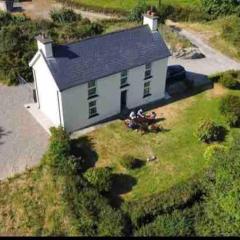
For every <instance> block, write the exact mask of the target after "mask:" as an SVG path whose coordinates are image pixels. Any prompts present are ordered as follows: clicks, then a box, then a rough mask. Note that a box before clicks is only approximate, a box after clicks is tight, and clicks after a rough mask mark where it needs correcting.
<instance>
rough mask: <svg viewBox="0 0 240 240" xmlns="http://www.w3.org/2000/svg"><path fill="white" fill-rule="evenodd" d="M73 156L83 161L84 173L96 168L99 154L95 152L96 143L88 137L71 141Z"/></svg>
mask: <svg viewBox="0 0 240 240" xmlns="http://www.w3.org/2000/svg"><path fill="white" fill-rule="evenodd" d="M71 154H72V155H74V156H75V157H76V158H78V159H79V160H80V161H82V163H81V164H82V165H83V171H86V170H87V169H89V168H92V167H94V166H95V164H96V162H97V161H98V154H97V152H96V151H95V150H94V143H93V141H92V140H91V138H90V137H88V136H83V137H80V138H78V139H74V140H71Z"/></svg>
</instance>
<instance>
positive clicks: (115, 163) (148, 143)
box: [81, 90, 225, 200]
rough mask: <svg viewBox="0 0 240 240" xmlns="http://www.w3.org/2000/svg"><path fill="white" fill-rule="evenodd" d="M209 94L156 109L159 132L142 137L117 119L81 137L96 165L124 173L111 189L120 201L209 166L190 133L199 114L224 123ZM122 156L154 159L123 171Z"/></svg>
mask: <svg viewBox="0 0 240 240" xmlns="http://www.w3.org/2000/svg"><path fill="white" fill-rule="evenodd" d="M217 91H218V90H217ZM221 91H222V90H221ZM223 92H224V93H225V91H223ZM213 93H214V92H213V91H210V92H209V91H207V92H205V93H202V94H199V95H196V96H194V97H190V98H187V99H183V100H180V101H177V102H175V103H171V104H169V106H165V107H163V108H160V109H157V110H156V111H158V112H159V111H160V112H161V113H163V116H164V117H166V120H165V121H164V122H162V125H163V126H164V128H165V129H166V130H167V131H165V132H163V133H158V134H153V133H150V134H146V135H143V136H142V135H141V134H140V133H139V132H136V131H131V130H128V129H126V127H125V126H124V124H123V122H121V121H120V120H119V121H116V122H114V123H112V124H110V125H107V126H105V127H103V128H101V129H99V130H96V131H95V132H93V133H91V134H89V135H88V136H86V137H84V138H82V139H81V140H84V141H87V142H88V144H91V151H94V152H95V155H94V156H95V160H97V161H96V166H97V167H99V166H101V167H102V166H110V167H113V169H114V171H115V173H122V174H124V175H125V179H126V180H123V183H122V184H118V185H116V188H117V190H116V189H115V190H116V192H117V193H120V194H122V196H123V197H124V198H125V199H127V200H132V199H139V198H142V197H145V196H148V195H151V194H153V193H158V192H160V191H164V190H166V189H168V188H170V187H172V186H174V185H175V184H177V183H178V182H181V181H185V180H187V179H188V178H191V177H192V176H193V175H194V174H196V173H199V172H200V171H204V169H205V168H207V167H208V165H209V164H210V163H209V162H206V160H205V159H204V158H203V153H204V151H205V149H206V145H205V144H202V143H200V142H199V141H198V139H197V138H196V137H195V135H194V131H195V129H196V128H197V126H198V123H199V121H200V120H201V119H202V118H206V117H208V118H211V119H214V120H216V121H218V122H220V123H224V119H223V117H222V116H221V114H220V113H219V110H218V105H219V99H220V98H219V96H218V95H216V96H215V94H213ZM220 95H222V94H220ZM86 146H87V145H86ZM123 154H131V155H132V156H134V157H136V158H138V159H141V160H146V158H147V157H148V156H150V155H155V156H157V158H158V161H157V162H154V163H153V162H152V163H147V164H146V165H145V166H143V167H142V168H140V169H137V170H131V171H126V170H125V169H123V168H122V167H121V165H120V163H119V161H120V159H121V156H122V155H123ZM123 179H124V177H123ZM128 184H129V185H131V184H132V186H131V187H130V186H127V185H128Z"/></svg>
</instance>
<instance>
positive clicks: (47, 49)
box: [37, 41, 53, 58]
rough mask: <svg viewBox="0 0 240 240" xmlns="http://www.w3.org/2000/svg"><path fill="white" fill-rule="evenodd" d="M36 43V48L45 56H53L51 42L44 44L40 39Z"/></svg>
mask: <svg viewBox="0 0 240 240" xmlns="http://www.w3.org/2000/svg"><path fill="white" fill-rule="evenodd" d="M37 45H38V49H39V50H42V52H43V54H44V56H45V57H46V58H51V57H53V47H52V43H51V42H49V43H45V44H44V43H42V42H40V41H37Z"/></svg>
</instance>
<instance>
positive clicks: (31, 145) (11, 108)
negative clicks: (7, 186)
mask: <svg viewBox="0 0 240 240" xmlns="http://www.w3.org/2000/svg"><path fill="white" fill-rule="evenodd" d="M31 101H32V96H31V92H30V91H29V90H28V89H27V88H26V87H23V86H19V87H6V86H1V85H0V179H4V178H6V177H11V176H13V175H14V174H15V173H21V172H23V171H24V170H25V169H26V167H28V168H29V167H33V166H35V165H36V164H38V163H39V161H40V159H41V157H42V155H43V153H44V152H45V151H46V149H47V145H48V137H49V136H48V134H47V133H46V132H45V131H44V130H43V129H42V127H41V126H40V125H38V123H37V122H36V121H35V120H34V118H33V117H32V116H31V115H30V114H29V113H28V112H27V110H26V109H25V108H24V104H26V103H29V102H31Z"/></svg>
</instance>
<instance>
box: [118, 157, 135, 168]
mask: <svg viewBox="0 0 240 240" xmlns="http://www.w3.org/2000/svg"><path fill="white" fill-rule="evenodd" d="M120 164H121V165H122V167H124V168H126V169H134V168H137V167H138V165H139V161H138V159H136V158H134V157H132V156H130V155H124V156H123V157H122V158H121V160H120Z"/></svg>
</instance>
